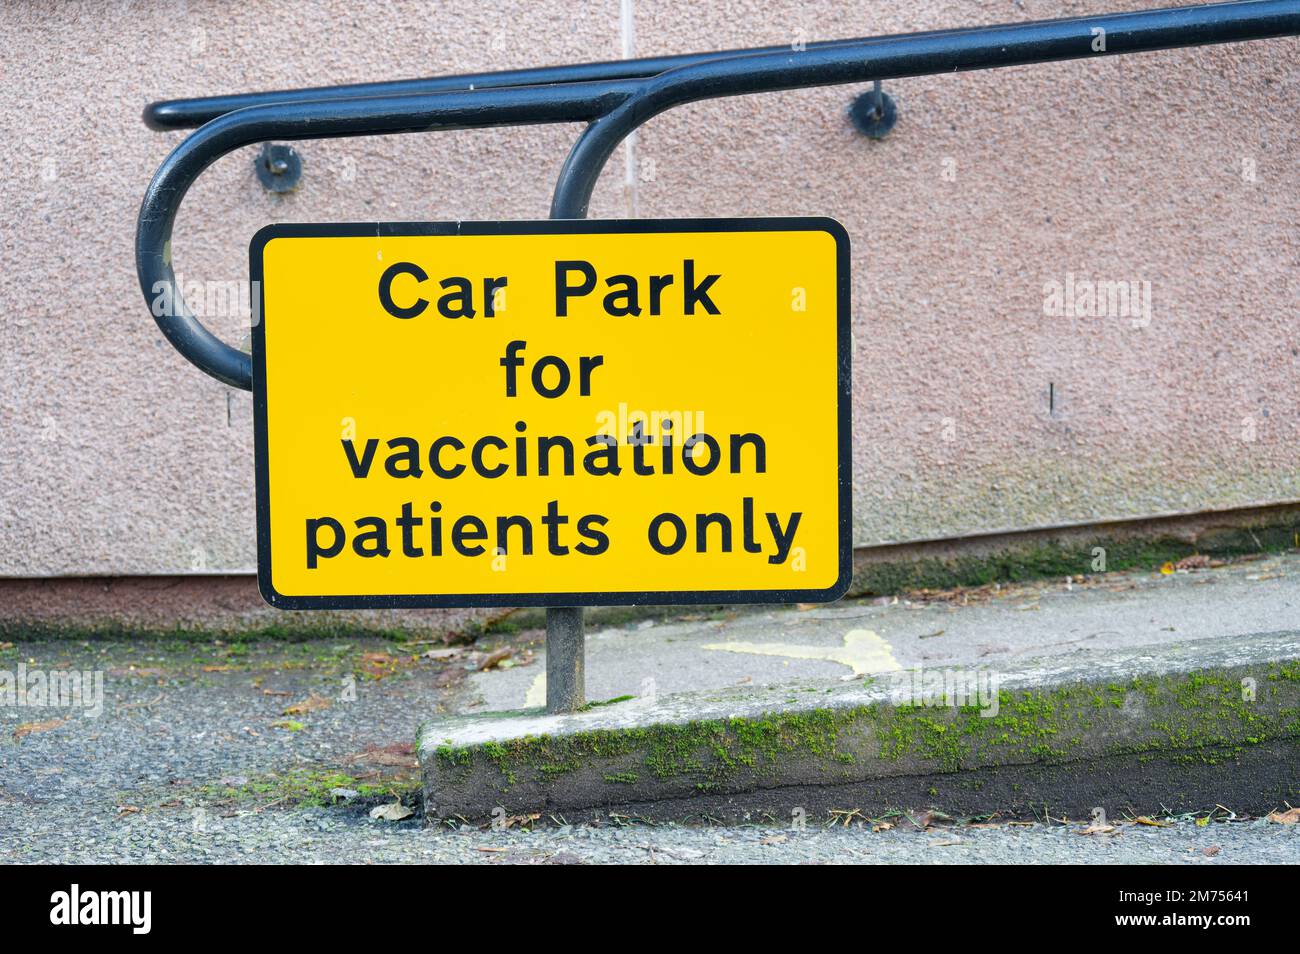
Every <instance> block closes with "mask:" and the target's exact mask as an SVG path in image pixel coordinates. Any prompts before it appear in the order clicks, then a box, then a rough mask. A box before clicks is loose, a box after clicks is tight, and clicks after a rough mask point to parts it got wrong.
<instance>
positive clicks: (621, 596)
mask: <svg viewBox="0 0 1300 954" xmlns="http://www.w3.org/2000/svg"><path fill="white" fill-rule="evenodd" d="M797 231H808V232H826V233H828V234H829V235H831V237H832V238H834V239H835V249H836V256H835V258H836V262H835V264H836V285H837V290H838V295H837V298H838V309H837V311H838V313H837V315H836V352H837V358H838V360H837V374H838V380H837V387H836V398H837V403H838V408H837V412H838V419H839V461H838V464H839V474H838V478H839V479H838V486H839V567H840V572H839V577H838V579H836V581H835V583H834V584H833V585H831V586H829V587H827V588H825V589H788V590H639V591H635V592H633V591H628V592H618V593H609V592H584V593H577V592H575V593H476V594H464V595H455V594H441V595H437V594H426V595H419V594H407V595H391V596H382V595H378V596H375V595H372V596H286V595H284V594H282V593H279V592H277V591H276V589H275V586H274V585H273V584H272V581H271V511H270V500H269V499H268V495H269V492H270V478H269V474H268V461H267V437H266V417H267V407H266V341H265V327H266V325H265V323H266V302H265V297H264V294H263V287H262V253H263V250H264V249H265V248H266V245H267V243H268V242H270V241H272V240H273V239H277V238H371V237H375V238H385V237H394V236H421V235H582V234H589V235H609V234H644V233H656V232H797ZM248 253H249V271H250V274H251V278H252V282H253V286H252V287H253V290H254V293H255V294H256V296H257V301H256V303H255V308H256V310H255V312H254V321H253V327H252V339H253V416H254V437H253V445H254V462H255V468H256V472H257V473H256V494H257V586H258V590H259V591H260V592H261V594H262V598H263V599H265V600H266V602H267V603H269V604H271V605H272V606H275V607H277V608H279V609H286V610H310V609H435V608H444V607H446V608H451V607H465V608H468V607H490V606H634V605H637V604H682V605H687V604H698V603H820V602H833V601H835V600H838V599H839V598H840V597H842V596H843V595H844V594H845V592H847V590H848V588H849V583H850V581H851V580H852V577H853V455H852V439H853V427H852V398H851V393H850V388H851V383H852V374H851V366H852V360H851V359H852V345H851V341H852V338H851V333H850V323H851V317H852V310H851V284H850V261H849V235H848V232H847V231H845V229H844V226H843V225H841V224H840V223H839V222H837V221H836V220H835V219H832V218H829V217H822V216H791V217H761V218H701V219H591V220H588V219H543V220H537V221H476V222H351V223H302V224H300V223H277V224H275V225H268V226H266V227H265V228H262V229H261V230H259V231H258V233H257V234H256V235H254V236H253V240H252V243H251V244H250V245H249V250H248Z"/></svg>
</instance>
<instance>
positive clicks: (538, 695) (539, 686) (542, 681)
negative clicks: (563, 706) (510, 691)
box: [524, 669, 546, 709]
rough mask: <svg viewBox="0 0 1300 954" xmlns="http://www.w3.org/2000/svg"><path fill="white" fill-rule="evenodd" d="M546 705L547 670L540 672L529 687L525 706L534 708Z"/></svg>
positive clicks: (525, 696) (525, 697)
mask: <svg viewBox="0 0 1300 954" xmlns="http://www.w3.org/2000/svg"><path fill="white" fill-rule="evenodd" d="M544 705H546V670H545V669H543V670H542V671H541V672H539V673H538V674H537V676H536V678H535V679H533V684H532V685H531V686H529V687H528V692H527V693H525V695H524V708H525V709H533V708H536V707H537V706H544Z"/></svg>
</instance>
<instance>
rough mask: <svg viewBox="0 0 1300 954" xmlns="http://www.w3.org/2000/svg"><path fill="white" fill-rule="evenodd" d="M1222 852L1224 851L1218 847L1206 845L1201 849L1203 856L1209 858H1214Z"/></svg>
mask: <svg viewBox="0 0 1300 954" xmlns="http://www.w3.org/2000/svg"><path fill="white" fill-rule="evenodd" d="M1222 850H1223V849H1222V848H1220V847H1219V846H1218V845H1206V846H1205V847H1204V848H1202V849H1201V854H1203V855H1205V857H1207V858H1213V857H1214V856H1215V855H1217V854H1218V853H1219V852H1220V851H1222Z"/></svg>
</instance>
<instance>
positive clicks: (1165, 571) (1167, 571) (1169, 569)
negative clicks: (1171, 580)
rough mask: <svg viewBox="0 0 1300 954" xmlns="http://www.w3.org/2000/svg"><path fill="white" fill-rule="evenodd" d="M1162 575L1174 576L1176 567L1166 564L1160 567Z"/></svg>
mask: <svg viewBox="0 0 1300 954" xmlns="http://www.w3.org/2000/svg"><path fill="white" fill-rule="evenodd" d="M1160 573H1161V574H1162V575H1163V576H1173V573H1174V565H1173V564H1172V563H1168V562H1166V563H1165V564H1164V565H1162V566H1161V567H1160Z"/></svg>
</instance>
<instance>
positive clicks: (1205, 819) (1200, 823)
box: [1196, 815, 1210, 828]
mask: <svg viewBox="0 0 1300 954" xmlns="http://www.w3.org/2000/svg"><path fill="white" fill-rule="evenodd" d="M1209 823H1210V816H1209V815H1203V816H1201V817H1200V818H1198V819H1196V827H1197V828H1204V827H1205V826H1206V825H1208V824H1209Z"/></svg>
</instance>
